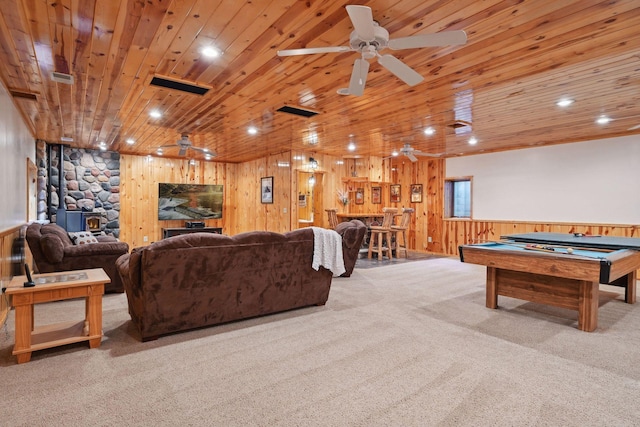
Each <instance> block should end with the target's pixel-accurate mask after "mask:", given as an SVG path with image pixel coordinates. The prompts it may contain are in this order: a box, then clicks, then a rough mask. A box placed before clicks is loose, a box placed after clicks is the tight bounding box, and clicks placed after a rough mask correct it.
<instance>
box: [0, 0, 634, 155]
mask: <svg viewBox="0 0 640 427" xmlns="http://www.w3.org/2000/svg"><path fill="white" fill-rule="evenodd" d="M353 3H356V4H365V5H367V6H370V7H371V9H372V11H373V17H374V19H375V20H376V21H378V22H379V24H380V25H381V26H383V27H384V28H386V29H387V30H388V31H389V33H390V37H391V38H392V39H393V38H398V37H405V36H410V35H417V34H428V33H435V32H440V31H445V30H464V31H465V32H466V33H467V36H468V41H467V43H466V44H465V45H462V46H444V47H439V48H422V49H408V50H400V51H393V54H394V55H395V56H396V57H397V58H399V59H401V60H402V61H403V62H405V63H406V64H407V65H409V66H410V67H412V68H413V69H414V70H416V71H417V72H419V73H420V74H422V75H423V76H424V77H425V79H424V81H423V82H422V83H420V84H418V85H416V86H414V87H409V86H407V85H406V84H405V83H403V82H402V81H401V80H399V79H398V78H396V77H395V76H394V75H393V74H391V73H390V72H389V71H388V70H386V69H384V68H383V67H381V66H380V65H379V64H378V63H377V62H376V60H375V59H372V60H370V61H369V62H370V63H371V68H370V71H369V74H368V80H367V83H366V88H365V91H364V95H363V96H360V97H356V96H344V95H340V94H338V93H337V90H338V89H340V88H343V87H347V86H348V84H349V79H350V75H351V69H352V65H353V62H354V60H355V59H356V58H358V57H359V54H358V53H356V52H346V53H330V54H318V55H306V56H292V57H278V56H277V55H276V51H278V50H281V49H293V48H300V47H324V46H347V45H348V44H349V34H350V32H351V31H352V30H353V28H352V24H351V21H350V19H349V17H348V15H347V13H346V10H345V5H346V4H351V3H350V2H345V1H338V0H307V1H301V0H254V1H229V0H227V1H214V0H145V1H142V0H121V1H117V0H17V1H16V0H0V15H1V19H0V78H1V79H2V81H3V83H4V85H5V86H6V88H7V89H8V90H9V91H10V93H12V94H13V99H14V101H15V103H16V105H17V107H18V108H19V109H20V111H21V113H22V114H23V116H24V118H25V121H26V122H27V125H28V126H29V128H30V129H31V130H32V132H33V134H34V136H35V137H36V138H39V139H43V140H46V141H48V142H52V143H59V142H61V138H63V137H65V138H72V139H73V141H72V142H65V144H69V145H71V146H77V147H86V148H97V147H98V145H99V144H100V143H101V142H103V143H104V144H105V146H106V147H107V149H109V150H114V151H119V152H121V153H129V154H138V155H147V154H152V155H155V152H156V149H157V147H159V146H162V145H170V144H175V142H176V141H177V140H178V139H179V137H180V135H181V133H188V134H189V139H190V140H191V141H192V142H193V144H194V145H195V146H198V147H206V148H208V149H210V150H212V151H215V152H216V153H217V157H216V158H215V160H217V161H224V162H243V161H249V160H252V159H256V158H259V157H262V156H264V155H266V154H269V153H278V152H283V151H288V150H307V151H314V152H322V153H327V154H331V155H335V156H353V155H362V156H364V155H376V156H388V155H389V154H390V153H391V152H392V151H393V150H394V149H398V148H400V147H401V146H402V144H404V143H410V144H412V146H413V148H416V149H419V150H422V151H425V152H430V153H445V155H446V156H453V155H461V154H474V153H479V152H490V151H500V150H507V149H515V148H522V147H528V146H536V145H545V144H557V143H565V142H573V141H579V140H587V139H595V138H607V137H613V136H622V135H630V134H639V133H640V1H638V0H619V1H615V0H607V1H595V0H562V1H558V0H484V1H470V0H432V1H424V0H373V1H365V2H363V1H359V2H353ZM205 46H214V47H215V48H216V49H218V50H219V51H220V52H221V55H220V56H219V57H217V58H213V59H206V58H204V57H203V56H202V54H201V52H200V51H201V49H202V48H203V47H205ZM386 53H389V52H386ZM52 72H59V73H65V74H70V75H71V76H72V77H73V80H74V83H73V84H72V85H68V84H62V83H58V82H56V81H53V80H52V77H51V75H52ZM155 76H161V77H167V78H171V79H177V80H179V81H184V82H188V83H192V84H197V85H201V86H204V87H207V88H210V90H209V91H208V93H206V94H205V95H194V94H188V93H184V92H181V91H177V90H174V89H166V88H162V87H157V86H153V85H150V82H151V79H152V78H153V77H155ZM562 97H569V98H571V99H573V100H574V101H575V102H574V103H573V104H572V105H570V106H569V107H566V108H560V107H558V106H556V104H555V103H556V101H557V100H558V99H560V98H562ZM284 105H288V106H295V107H304V108H307V109H311V110H313V111H316V112H318V113H319V114H317V115H316V116H314V117H311V118H301V117H298V116H293V115H291V114H286V113H282V112H278V111H276V110H277V109H278V108H280V107H282V106H284ZM152 110H158V111H159V112H161V113H162V117H161V118H157V119H154V118H151V117H150V116H149V113H150V112H151V111H152ZM603 114H604V115H607V116H609V117H610V118H611V119H612V120H611V122H609V123H608V124H606V125H598V124H596V123H595V120H596V118H597V117H599V116H600V115H603ZM459 120H462V121H465V122H468V123H469V124H470V125H466V126H462V127H460V128H458V129H457V130H456V129H454V128H452V127H451V126H452V125H453V124H454V122H456V121H459ZM249 126H255V127H256V128H257V131H258V132H257V134H256V135H250V134H248V133H247V129H248V127H249ZM429 126H431V127H433V128H434V129H435V134H433V135H431V136H427V135H425V134H424V132H423V131H424V129H425V128H427V127H429ZM471 136H475V137H476V138H477V140H478V143H477V144H475V145H470V144H469V143H468V140H469V138H470V137H471ZM127 140H131V141H133V143H132V144H128V143H127V142H126V141H127ZM349 141H353V142H355V143H356V150H355V151H354V152H353V153H352V152H349V151H347V144H348V142H349ZM178 152H179V149H178V148H177V146H176V147H175V148H166V149H165V150H164V155H165V156H168V157H177V156H178ZM187 155H188V156H193V157H197V158H201V157H202V153H201V152H197V151H192V150H189V151H188V152H187Z"/></svg>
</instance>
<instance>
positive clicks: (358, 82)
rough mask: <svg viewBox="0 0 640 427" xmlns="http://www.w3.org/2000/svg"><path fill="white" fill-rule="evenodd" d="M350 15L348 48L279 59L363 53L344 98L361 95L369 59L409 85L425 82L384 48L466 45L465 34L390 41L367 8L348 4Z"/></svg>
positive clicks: (445, 33) (281, 53)
mask: <svg viewBox="0 0 640 427" xmlns="http://www.w3.org/2000/svg"><path fill="white" fill-rule="evenodd" d="M346 8H347V13H348V14H349V18H350V19H351V22H352V24H353V28H354V30H353V32H351V35H350V37H349V46H327V47H316V48H302V49H289V50H279V51H278V56H294V55H308V54H315V53H340V52H350V51H353V52H360V54H361V56H362V58H358V59H356V61H355V62H354V64H353V71H352V72H351V80H350V82H349V87H348V88H342V89H339V90H338V93H340V94H341V95H355V96H361V95H362V94H363V92H364V86H365V83H366V81H367V73H368V72H369V61H368V60H369V59H371V58H374V57H377V58H378V63H379V64H380V65H382V66H383V67H384V68H386V69H387V70H389V71H390V72H391V73H393V74H394V75H395V76H396V77H398V78H399V79H400V80H402V81H403V82H405V83H406V84H408V85H409V86H415V85H417V84H418V83H420V82H421V81H422V80H424V77H422V76H421V75H420V74H419V73H417V72H416V71H415V70H413V69H412V68H411V67H409V66H408V65H407V64H405V63H404V62H402V61H400V60H399V59H398V58H396V57H395V56H393V55H390V54H385V55H381V54H380V53H379V52H380V51H381V50H383V49H385V48H387V47H388V48H389V49H391V50H400V49H415V48H422V47H434V46H446V45H461V44H465V43H466V42H467V34H466V33H465V32H464V31H461V30H457V31H443V32H440V33H435V34H422V35H417V36H409V37H400V38H397V39H389V32H388V31H387V30H385V29H384V28H383V27H381V26H380V25H379V24H378V23H377V22H375V21H374V20H373V13H372V12H371V8H370V7H368V6H357V5H348V6H346Z"/></svg>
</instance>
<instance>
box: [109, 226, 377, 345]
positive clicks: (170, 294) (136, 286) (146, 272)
mask: <svg viewBox="0 0 640 427" xmlns="http://www.w3.org/2000/svg"><path fill="white" fill-rule="evenodd" d="M365 231H366V227H365V225H364V224H362V223H361V222H360V221H355V222H352V223H351V224H345V225H344V226H343V227H342V228H341V229H340V231H339V233H340V234H341V235H342V236H343V239H342V240H343V248H346V250H345V253H346V254H347V255H344V253H343V255H344V258H349V259H353V251H355V252H356V255H355V256H356V257H357V251H358V250H359V245H360V244H361V243H362V237H363V236H364V232H365ZM358 238H360V242H359V243H358V242H356V241H355V240H357V239H358ZM313 240H314V234H313V231H312V229H311V228H303V229H299V230H294V231H290V232H287V233H284V234H279V233H272V232H268V231H254V232H248V233H242V234H239V235H236V236H233V237H229V236H223V235H219V234H212V233H193V234H186V235H181V236H175V237H171V238H169V239H165V240H161V241H158V242H155V243H152V244H151V245H149V246H145V247H139V248H135V249H133V250H132V251H131V253H130V254H126V255H123V256H121V257H120V258H119V259H118V260H117V262H116V264H117V267H118V271H119V272H120V276H121V277H122V281H123V282H124V287H125V291H126V294H127V299H128V304H129V314H130V315H131V319H132V321H133V323H134V325H135V326H136V328H137V329H138V331H139V333H140V337H141V339H142V340H143V341H146V340H150V339H156V338H158V337H159V336H160V335H165V334H169V333H173V332H178V331H184V330H189V329H193V328H198V327H202V326H211V325H216V324H221V323H226V322H230V321H234V320H239V319H246V318H250V317H255V316H260V315H264V314H270V313H276V312H280V311H285V310H290V309H294V308H300V307H305V306H311V305H323V304H325V302H326V301H327V299H328V297H329V289H330V287H331V280H332V276H333V274H332V273H331V271H329V270H327V269H325V268H324V267H320V269H319V270H318V271H316V270H314V269H313V268H312V267H311V263H312V259H313V250H314V242H313ZM356 243H358V245H356ZM353 264H355V261H354V262H353ZM351 271H353V265H351V270H350V271H349V270H347V273H349V274H351ZM347 273H345V274H347Z"/></svg>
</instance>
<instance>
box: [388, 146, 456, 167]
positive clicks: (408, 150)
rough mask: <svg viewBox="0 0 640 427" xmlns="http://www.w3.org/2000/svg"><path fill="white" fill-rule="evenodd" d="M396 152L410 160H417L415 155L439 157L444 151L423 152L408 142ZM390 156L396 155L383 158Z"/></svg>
mask: <svg viewBox="0 0 640 427" xmlns="http://www.w3.org/2000/svg"><path fill="white" fill-rule="evenodd" d="M398 154H402V155H403V156H406V157H407V158H409V160H411V161H412V162H414V163H415V162H417V161H418V158H417V157H416V156H424V157H441V156H442V155H443V154H444V153H425V152H424V151H420V150H416V149H415V148H413V147H412V146H411V145H410V144H404V145H403V146H402V148H401V149H400V150H398ZM391 157H396V156H388V157H385V159H389V158H391Z"/></svg>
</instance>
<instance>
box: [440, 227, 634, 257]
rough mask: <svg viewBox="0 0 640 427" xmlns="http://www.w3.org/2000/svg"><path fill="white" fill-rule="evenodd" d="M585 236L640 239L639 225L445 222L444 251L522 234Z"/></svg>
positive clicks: (455, 252)
mask: <svg viewBox="0 0 640 427" xmlns="http://www.w3.org/2000/svg"><path fill="white" fill-rule="evenodd" d="M534 232H547V233H584V234H594V235H603V236H619V237H640V225H614V224H568V223H560V222H558V223H550V222H513V221H474V220H463V219H452V220H444V222H443V232H442V236H443V242H442V248H443V252H444V253H445V254H447V255H458V246H460V245H466V244H470V243H481V242H487V241H498V240H500V236H504V235H507V234H521V233H534Z"/></svg>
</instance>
